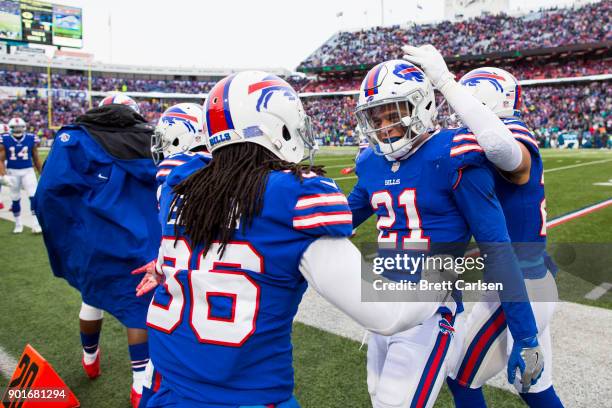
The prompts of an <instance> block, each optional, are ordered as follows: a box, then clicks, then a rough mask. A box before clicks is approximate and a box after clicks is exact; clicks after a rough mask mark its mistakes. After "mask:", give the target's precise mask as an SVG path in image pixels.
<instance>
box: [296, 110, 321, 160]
mask: <svg viewBox="0 0 612 408" xmlns="http://www.w3.org/2000/svg"><path fill="white" fill-rule="evenodd" d="M296 132H297V134H298V135H299V136H300V138H301V139H302V140H303V141H304V147H305V148H306V149H308V161H309V163H310V165H311V166H312V165H314V154H315V152H316V151H317V150H318V148H319V146H318V145H317V140H316V139H315V136H314V131H313V130H312V120H311V119H310V116H308V115H304V120H303V121H302V126H301V127H299V128H297V129H296Z"/></svg>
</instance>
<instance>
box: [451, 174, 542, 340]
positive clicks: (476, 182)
mask: <svg viewBox="0 0 612 408" xmlns="http://www.w3.org/2000/svg"><path fill="white" fill-rule="evenodd" d="M453 192H454V198H455V202H456V203H457V206H458V207H459V209H460V210H461V212H462V214H463V216H464V218H465V219H466V221H467V223H468V224H469V226H470V229H471V231H472V234H473V235H474V238H475V239H476V241H477V242H478V245H479V247H480V253H481V256H483V257H484V258H485V280H486V281H488V282H496V283H497V282H499V283H501V284H502V285H503V290H502V291H500V293H499V296H500V299H501V305H502V308H503V310H504V313H505V315H506V321H507V323H508V328H509V329H510V332H511V333H512V336H513V337H514V338H515V339H517V340H520V339H524V338H527V337H532V336H535V335H536V334H537V328H536V324H535V319H534V316H533V311H532V310H531V305H530V303H529V299H528V296H527V289H526V288H525V282H524V280H523V274H522V272H521V270H520V268H519V265H518V261H517V259H516V256H515V255H514V251H513V249H512V245H511V243H510V238H509V236H508V232H507V229H506V220H505V218H504V214H503V212H502V209H501V206H500V204H499V201H498V200H497V197H496V196H495V190H494V182H493V176H492V174H491V172H490V171H489V170H488V169H486V168H484V167H468V168H466V169H464V171H463V174H462V177H461V180H460V182H459V183H458V184H457V185H456V187H455V189H454V190H453Z"/></svg>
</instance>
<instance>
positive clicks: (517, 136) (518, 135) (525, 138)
mask: <svg viewBox="0 0 612 408" xmlns="http://www.w3.org/2000/svg"><path fill="white" fill-rule="evenodd" d="M512 135H514V138H515V139H518V140H522V141H524V142H529V143H531V144H532V145H534V146H535V147H538V142H537V141H536V140H534V139H533V138H531V137H529V136H527V135H523V134H521V133H514V132H512Z"/></svg>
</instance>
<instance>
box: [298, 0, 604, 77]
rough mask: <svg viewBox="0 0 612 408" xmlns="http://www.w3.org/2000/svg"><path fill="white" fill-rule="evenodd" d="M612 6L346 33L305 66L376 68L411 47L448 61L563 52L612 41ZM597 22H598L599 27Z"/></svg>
mask: <svg viewBox="0 0 612 408" xmlns="http://www.w3.org/2000/svg"><path fill="white" fill-rule="evenodd" d="M611 15H612V1H610V0H603V1H601V2H597V3H592V4H586V5H583V6H581V7H578V8H559V9H549V10H542V11H538V12H532V13H530V14H527V15H525V16H522V17H511V16H508V15H504V14H501V15H495V16H493V15H483V16H480V17H476V18H472V19H469V20H464V21H459V22H456V23H450V22H448V21H444V22H440V23H435V24H422V25H413V26H411V27H400V26H398V25H395V26H390V27H373V28H369V29H363V30H360V31H343V32H339V33H338V34H336V35H335V36H334V37H332V38H331V39H330V40H329V41H328V42H327V43H325V44H324V45H323V46H321V47H320V48H319V49H317V50H316V51H315V52H314V53H313V54H312V55H311V56H310V57H308V58H307V59H306V60H305V61H304V62H302V64H301V65H300V66H301V67H302V68H307V67H321V66H330V65H346V66H350V65H359V64H373V63H377V62H380V61H385V60H389V59H393V58H398V57H401V56H402V54H403V53H402V51H401V46H402V45H404V44H406V43H408V42H412V43H416V45H421V44H428V43H429V44H433V45H435V46H436V47H437V48H438V49H440V50H441V51H442V52H443V53H444V54H445V55H447V56H455V55H479V54H485V53H491V52H496V51H511V50H523V49H532V48H548V47H558V46H563V45H571V44H584V43H596V42H602V41H609V40H612V21H611V18H610V16H611ZM594 22H596V23H594Z"/></svg>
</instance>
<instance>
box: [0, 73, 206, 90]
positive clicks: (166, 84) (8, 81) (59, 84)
mask: <svg viewBox="0 0 612 408" xmlns="http://www.w3.org/2000/svg"><path fill="white" fill-rule="evenodd" d="M0 78H2V82H1V83H2V84H3V85H5V86H19V87H26V88H46V87H47V74H46V73H43V72H40V73H39V72H24V71H12V70H0ZM51 81H52V82H51V86H52V87H53V88H56V89H74V90H77V89H78V90H86V89H88V78H87V76H86V75H71V74H51ZM215 83H216V82H215V81H186V80H155V79H126V78H114V77H113V78H108V77H100V76H93V77H92V80H91V89H92V90H93V91H103V92H107V91H121V92H129V91H131V92H175V93H191V94H197V93H206V92H208V91H209V90H210V88H212V87H213V85H214V84H215Z"/></svg>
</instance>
